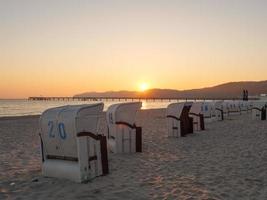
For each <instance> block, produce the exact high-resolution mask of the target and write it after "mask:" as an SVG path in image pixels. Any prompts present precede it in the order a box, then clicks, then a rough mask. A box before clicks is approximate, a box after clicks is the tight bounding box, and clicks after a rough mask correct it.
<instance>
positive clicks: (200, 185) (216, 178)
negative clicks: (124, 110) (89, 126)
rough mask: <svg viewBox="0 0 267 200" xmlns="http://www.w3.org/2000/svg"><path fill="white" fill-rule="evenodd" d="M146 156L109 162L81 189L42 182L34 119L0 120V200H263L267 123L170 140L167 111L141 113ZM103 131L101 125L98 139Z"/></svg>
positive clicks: (227, 125)
mask: <svg viewBox="0 0 267 200" xmlns="http://www.w3.org/2000/svg"><path fill="white" fill-rule="evenodd" d="M137 124H138V125H141V126H142V127H143V153H136V154H131V155H114V154H112V155H110V156H109V166H110V174H108V175H107V176H102V177H98V178H96V179H94V180H92V181H91V182H89V183H86V184H78V183H73V182H71V181H68V180H63V179H56V178H46V177H42V176H41V171H40V169H41V157H40V148H39V143H40V141H39V136H38V116H29V117H14V118H1V119H0V199H29V200H31V199H64V200H67V199H101V200H103V199H110V200H111V199H114V200H115V199H127V200H130V199H138V200H141V199H181V200H185V199H187V200H189V199H190V200H193V199H234V200H236V199H242V200H246V199H248V200H252V199H255V200H260V199H262V200H265V199H267V122H266V121H252V120H251V115H250V114H245V115H242V116H231V117H230V118H229V119H227V120H225V121H218V122H213V123H209V124H206V130H205V131H202V132H198V133H195V134H190V135H188V136H187V137H183V138H168V137H167V128H166V119H165V110H164V109H157V110H156V109H155V110H143V111H141V112H139V113H138V116H137ZM104 131H106V124H105V118H104V114H103V118H102V121H101V132H102V133H103V132H104Z"/></svg>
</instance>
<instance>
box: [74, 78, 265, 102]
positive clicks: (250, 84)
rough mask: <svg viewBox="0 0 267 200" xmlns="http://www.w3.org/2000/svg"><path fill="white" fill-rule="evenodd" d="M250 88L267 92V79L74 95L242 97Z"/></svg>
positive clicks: (251, 93) (257, 92) (254, 93)
mask: <svg viewBox="0 0 267 200" xmlns="http://www.w3.org/2000/svg"><path fill="white" fill-rule="evenodd" d="M244 89H245V90H248V92H249V96H258V95H260V94H266V93H267V80H265V81H240V82H229V83H224V84H220V85H216V86H213V87H206V88H200V89H191V90H174V89H157V88H155V89H149V90H146V91H144V92H137V91H125V90H123V91H107V92H85V93H82V94H77V95H74V97H114V98H119V97H127V98H177V99H183V98H191V99H194V98H202V99H206V98H209V99H212V98H214V99H217V98H222V99H223V98H241V96H242V91H243V90H244Z"/></svg>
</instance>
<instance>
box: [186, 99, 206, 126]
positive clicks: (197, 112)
mask: <svg viewBox="0 0 267 200" xmlns="http://www.w3.org/2000/svg"><path fill="white" fill-rule="evenodd" d="M202 105H203V102H194V103H193V105H192V107H191V108H190V111H189V116H190V117H192V118H193V129H194V131H201V130H204V129H205V125H204V116H203V114H202V113H201V112H202V111H201V107H202Z"/></svg>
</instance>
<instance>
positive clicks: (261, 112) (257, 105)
mask: <svg viewBox="0 0 267 200" xmlns="http://www.w3.org/2000/svg"><path fill="white" fill-rule="evenodd" d="M266 106H267V104H266V102H264V101H254V102H253V107H252V119H253V120H266Z"/></svg>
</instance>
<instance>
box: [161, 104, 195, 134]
mask: <svg viewBox="0 0 267 200" xmlns="http://www.w3.org/2000/svg"><path fill="white" fill-rule="evenodd" d="M191 106H192V102H182V103H172V104H170V105H168V107H167V110H166V118H167V127H168V136H169V137H183V136H185V135H186V134H189V133H193V118H190V117H189V110H190V108H191Z"/></svg>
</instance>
